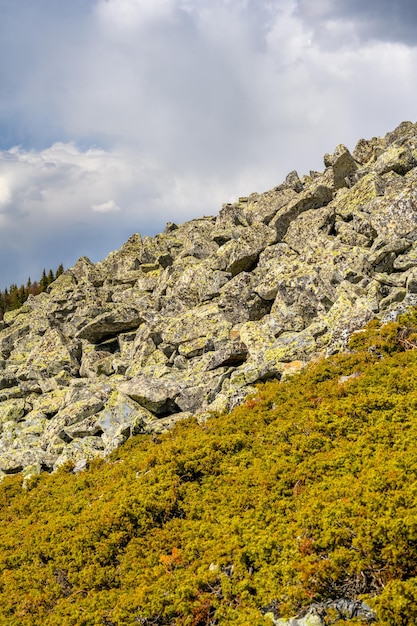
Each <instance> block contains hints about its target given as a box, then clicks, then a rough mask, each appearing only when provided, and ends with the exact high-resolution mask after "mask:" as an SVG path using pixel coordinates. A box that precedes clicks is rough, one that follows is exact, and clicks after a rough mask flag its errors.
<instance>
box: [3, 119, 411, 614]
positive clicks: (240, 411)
mask: <svg viewBox="0 0 417 626" xmlns="http://www.w3.org/2000/svg"><path fill="white" fill-rule="evenodd" d="M324 168H325V169H324V171H323V172H310V173H309V174H308V175H304V176H302V177H299V176H298V174H297V172H291V173H289V174H288V176H287V177H286V179H285V181H284V182H283V183H281V184H279V185H278V186H277V187H275V188H274V189H272V190H270V191H267V192H264V193H254V194H251V195H250V196H249V197H245V198H240V199H239V201H238V202H236V203H234V204H226V205H224V206H223V207H222V209H221V210H220V212H219V214H218V215H216V216H213V217H207V216H206V217H202V218H200V219H196V220H192V221H190V222H186V223H184V224H179V225H176V224H172V223H168V224H167V226H166V228H165V230H164V232H163V233H160V234H159V235H157V236H156V237H153V238H150V237H141V236H140V234H135V235H133V236H132V237H131V238H130V239H129V240H128V241H127V242H126V243H125V244H124V246H122V248H121V249H120V250H117V251H115V252H112V253H111V254H110V255H109V256H108V257H107V258H106V259H104V260H103V261H101V262H99V263H97V264H93V263H92V262H91V261H89V259H88V258H86V257H83V258H81V259H80V260H79V261H78V262H77V263H76V265H75V266H74V267H72V268H70V269H68V270H66V271H65V272H63V273H60V275H59V276H58V277H57V278H56V280H54V281H53V282H52V283H51V284H49V285H48V286H47V287H46V289H45V291H43V292H42V293H40V294H38V295H36V296H35V295H33V294H29V297H28V299H27V301H26V302H25V303H24V304H23V306H22V307H20V308H18V309H16V310H9V311H6V312H5V313H4V319H3V320H2V321H0V352H1V354H0V499H1V507H0V515H1V522H0V546H1V554H0V563H1V565H0V575H1V577H0V625H1V624H5V625H6V624H7V625H8V626H9V625H11V626H25V625H29V624H30V625H32V624H33V625H34V626H36V625H37V624H39V625H40V624H42V625H46V626H55V625H56V624H60V625H61V624H62V625H64V626H70V625H72V626H95V625H97V626H98V625H102V626H122V625H125V624H127V625H130V624H131V625H132V626H133V625H134V624H142V625H143V626H152V625H154V626H164V625H171V624H172V625H173V626H174V625H177V626H203V625H206V624H207V626H216V625H217V624H219V625H223V624H224V625H229V624H236V625H238V626H239V625H241V626H243V625H248V626H252V625H255V626H256V625H258V624H259V625H264V626H267V625H268V624H272V623H273V624H275V626H324V625H325V624H338V623H342V622H343V623H344V624H358V623H376V624H381V625H383V626H388V625H389V626H394V625H398V624H399V625H403V626H411V625H412V624H415V623H417V613H416V608H415V607H416V606H417V585H416V576H415V569H416V568H415V562H416V556H417V555H416V546H417V543H416V530H415V529H416V528H417V525H416V517H415V508H416V505H415V501H416V484H417V483H416V480H415V468H416V463H415V456H416V454H415V452H416V451H415V443H414V442H415V441H416V432H415V431H416V417H415V416H416V408H415V407H416V398H415V394H416V391H415V389H416V384H415V373H414V372H415V371H416V367H415V360H416V358H417V356H416V355H417V351H416V350H415V348H416V346H417V313H416V311H417V124H412V123H411V122H403V123H402V124H400V126H399V127H398V128H397V129H395V130H394V131H392V132H390V133H388V134H387V135H386V136H385V137H377V138H372V139H370V140H365V139H361V140H360V141H359V142H358V143H357V145H356V147H355V148H354V149H353V150H352V152H350V151H349V150H348V148H346V147H345V146H343V145H339V146H337V147H336V149H335V150H334V152H333V154H326V155H325V156H324ZM45 286H46V285H45ZM367 324H368V326H366V325H367ZM365 327H366V330H364V328H365ZM1 480H2V481H3V482H1ZM22 487H23V489H22ZM294 616H295V617H294Z"/></svg>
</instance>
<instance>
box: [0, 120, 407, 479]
mask: <svg viewBox="0 0 417 626" xmlns="http://www.w3.org/2000/svg"><path fill="white" fill-rule="evenodd" d="M324 161H325V166H326V167H325V170H324V172H323V173H318V172H311V173H310V175H309V176H303V177H302V178H301V179H300V178H299V177H298V175H297V173H296V172H291V173H290V174H289V175H288V176H287V178H286V181H285V182H284V183H283V184H281V185H279V186H277V187H275V188H274V189H273V190H270V191H267V192H266V193H263V194H257V193H255V194H252V195H251V196H249V197H248V198H240V199H239V201H238V202H236V203H235V204H226V205H224V206H223V207H222V209H221V211H220V213H219V215H218V216H217V217H203V218H201V219H198V220H193V221H191V222H187V223H185V224H181V225H179V226H177V225H175V224H168V225H167V227H166V229H165V231H164V232H163V233H161V234H159V235H157V236H156V237H154V238H150V237H144V238H141V236H140V235H138V234H136V235H133V236H132V237H131V238H130V239H129V240H128V241H127V242H126V243H125V244H124V246H123V247H122V248H121V249H120V250H118V251H116V252H113V253H111V254H110V255H109V256H108V257H107V258H106V259H105V260H104V261H102V262H101V263H97V264H96V265H94V264H93V263H91V262H90V261H89V260H88V259H87V258H85V257H84V258H81V259H80V260H79V261H78V262H77V264H76V265H75V266H74V267H73V268H72V269H70V270H68V271H67V272H65V273H64V274H63V275H61V276H60V277H59V278H58V279H57V280H56V281H55V282H54V283H53V284H52V285H51V286H50V288H49V292H48V293H43V294H40V295H39V296H37V297H31V298H30V299H29V300H28V301H27V302H26V303H25V304H24V306H23V307H22V308H21V309H20V310H18V311H13V312H9V313H6V315H5V319H4V322H2V327H1V330H0V471H1V472H3V473H12V472H18V471H22V470H23V471H24V472H25V473H26V474H27V475H29V474H31V473H34V472H39V471H41V469H46V470H52V469H54V468H56V467H58V466H59V465H61V464H62V463H63V462H65V461H66V460H73V461H75V462H76V461H81V460H82V459H88V458H89V457H92V456H95V455H105V454H107V453H108V452H110V451H111V450H112V449H114V447H115V446H117V445H119V444H120V443H122V442H123V441H124V440H125V439H126V438H127V437H129V436H131V435H132V434H136V433H140V432H161V430H164V428H168V427H169V426H170V425H171V424H172V423H174V422H175V421H177V420H178V419H182V418H184V417H189V416H190V415H193V414H194V415H198V416H199V419H202V420H203V419H204V416H205V415H206V414H207V412H208V411H210V410H228V409H230V408H232V407H233V406H234V405H235V404H236V403H238V402H241V401H242V400H243V399H244V398H245V397H246V395H247V394H248V393H249V392H250V391H251V390H252V389H253V387H252V385H253V384H254V383H256V382H257V381H260V380H265V379H267V378H270V377H280V376H287V375H289V373H291V372H294V371H298V370H299V369H300V368H301V367H303V365H304V364H305V363H307V362H308V361H309V360H310V359H311V358H313V357H316V356H317V355H329V354H332V353H334V352H337V351H339V350H341V349H343V348H344V347H345V346H346V343H347V340H348V338H349V336H350V335H351V333H352V332H353V331H355V330H357V329H358V328H360V327H362V326H363V324H365V323H366V322H367V321H368V320H369V319H370V318H372V317H374V316H375V315H378V316H380V317H382V318H386V319H392V318H394V317H395V316H396V315H397V314H398V313H399V312H400V311H403V310H405V309H406V308H407V307H409V306H411V305H415V304H417V124H416V125H415V124H411V123H410V122H406V123H403V124H401V125H400V126H399V127H398V128H397V129H396V130H395V131H393V132H392V133H389V134H388V135H386V137H384V138H373V139H371V140H370V141H366V140H363V139H362V140H360V141H359V142H358V144H357V146H356V148H355V150H354V151H353V152H352V154H351V153H350V152H349V150H348V149H347V148H346V147H345V146H337V148H336V150H335V152H334V154H333V155H325V159H324Z"/></svg>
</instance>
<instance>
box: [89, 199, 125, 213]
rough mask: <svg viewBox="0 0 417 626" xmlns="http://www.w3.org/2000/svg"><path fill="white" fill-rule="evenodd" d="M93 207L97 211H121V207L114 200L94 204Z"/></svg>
mask: <svg viewBox="0 0 417 626" xmlns="http://www.w3.org/2000/svg"><path fill="white" fill-rule="evenodd" d="M91 209H92V211H94V212H95V213H117V212H118V211H120V207H119V206H118V205H117V204H116V203H115V201H114V200H108V201H107V202H102V203H101V204H92V205H91Z"/></svg>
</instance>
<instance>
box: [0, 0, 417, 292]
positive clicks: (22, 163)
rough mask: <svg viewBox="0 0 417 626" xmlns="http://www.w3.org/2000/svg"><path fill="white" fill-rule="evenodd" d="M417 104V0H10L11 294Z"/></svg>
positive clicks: (4, 115)
mask: <svg viewBox="0 0 417 626" xmlns="http://www.w3.org/2000/svg"><path fill="white" fill-rule="evenodd" d="M416 111H417V3H416V2H415V0H366V1H365V0H314V1H312V0H65V1H61V2H60V1H57V0H0V288H4V287H6V286H8V285H9V284H10V283H11V282H17V283H18V284H20V283H21V282H25V281H26V279H27V278H28V276H31V278H32V279H36V278H38V277H39V275H40V272H41V271H42V269H43V267H46V268H47V269H49V267H52V268H53V269H56V267H57V266H58V265H59V264H60V263H61V262H62V263H64V265H65V267H70V266H71V265H73V264H74V263H75V262H76V260H77V258H78V257H79V256H81V255H87V256H88V257H90V258H91V259H92V260H93V261H98V260H100V259H102V258H104V257H105V256H106V255H107V254H108V253H109V252H110V251H111V250H113V249H116V248H119V247H120V246H121V244H122V243H123V242H124V241H125V240H126V239H127V238H128V237H129V236H130V235H131V234H133V233H134V232H140V233H141V234H142V235H145V234H151V235H153V234H156V233H157V232H160V231H161V230H162V229H163V228H164V226H165V224H166V222H167V221H174V222H177V223H178V222H183V221H185V220H187V219H191V218H194V217H200V216H202V215H214V214H216V213H217V212H218V211H219V210H220V208H221V204H222V203H223V202H228V201H233V200H234V199H236V198H237V197H238V196H243V195H247V194H249V193H251V192H253V191H258V192H261V191H265V190H267V189H270V188H271V187H273V186H275V185H277V184H279V183H280V182H282V180H283V179H284V178H285V176H286V174H287V173H288V172H290V171H291V170H293V169H296V170H297V171H298V172H299V174H300V175H302V174H304V173H308V172H309V170H310V169H315V170H323V167H324V166H323V161H322V157H323V155H324V153H325V152H332V151H333V150H334V148H335V146H336V145H337V144H339V143H345V144H346V145H347V146H348V147H349V148H350V149H351V150H352V149H353V148H354V146H355V144H356V141H357V140H358V139H360V138H361V137H364V138H370V137H373V136H379V135H384V134H385V133H387V132H388V131H391V130H393V129H394V128H395V127H396V126H397V125H398V124H399V123H400V122H401V121H403V120H411V121H416V119H417V113H416Z"/></svg>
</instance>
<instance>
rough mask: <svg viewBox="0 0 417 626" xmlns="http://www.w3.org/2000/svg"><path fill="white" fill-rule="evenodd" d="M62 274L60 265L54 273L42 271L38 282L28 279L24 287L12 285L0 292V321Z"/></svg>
mask: <svg viewBox="0 0 417 626" xmlns="http://www.w3.org/2000/svg"><path fill="white" fill-rule="evenodd" d="M63 272H64V266H63V265H62V263H61V264H60V265H59V267H58V269H57V270H56V272H53V270H52V269H50V270H49V272H47V271H46V269H43V271H42V277H41V278H40V280H38V281H37V280H35V281H34V282H32V280H31V279H30V278H28V280H27V282H26V284H25V285H20V287H18V286H17V284H15V283H12V284H11V285H10V286H9V287H8V288H7V287H6V289H4V290H3V291H0V319H3V315H4V313H5V312H6V311H13V310H14V309H18V308H19V307H21V306H22V304H23V303H24V302H26V300H27V299H28V297H29V295H31V294H32V295H33V296H37V295H38V294H39V293H42V292H43V291H46V289H47V287H48V286H49V285H50V284H51V283H52V282H53V281H54V280H55V279H57V278H58V276H60V275H61V274H62V273H63Z"/></svg>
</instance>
